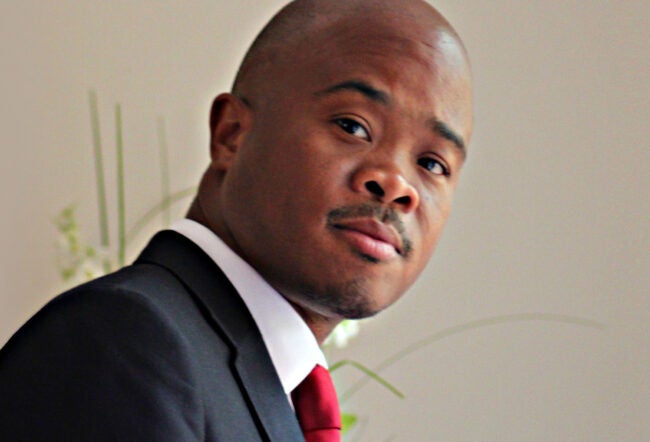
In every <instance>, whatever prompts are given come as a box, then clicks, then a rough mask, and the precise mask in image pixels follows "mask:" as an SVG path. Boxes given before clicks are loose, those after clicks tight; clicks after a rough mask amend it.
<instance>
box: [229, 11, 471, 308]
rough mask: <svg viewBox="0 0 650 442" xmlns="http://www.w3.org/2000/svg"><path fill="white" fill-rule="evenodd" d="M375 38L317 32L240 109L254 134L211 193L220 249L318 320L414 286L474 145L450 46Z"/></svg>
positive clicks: (377, 31) (457, 59) (384, 35)
mask: <svg viewBox="0 0 650 442" xmlns="http://www.w3.org/2000/svg"><path fill="white" fill-rule="evenodd" d="M382 26H383V25H382V24H381V23H379V24H378V25H377V26H367V27H366V28H367V29H366V30H359V29H358V28H359V27H358V26H346V25H345V24H343V25H341V26H339V27H334V28H331V29H329V30H327V31H324V32H322V33H321V35H319V41H321V44H316V43H314V42H313V41H312V42H311V44H310V45H309V48H307V47H305V48H300V47H298V48H297V50H296V52H295V57H294V58H293V61H294V63H292V64H291V65H284V66H280V67H277V68H276V70H275V72H274V76H273V78H274V79H275V80H269V81H268V83H267V84H269V85H270V86H269V88H268V91H266V92H265V93H264V94H252V95H251V96H247V97H244V98H245V99H246V101H248V102H249V108H250V109H249V111H250V115H251V124H250V127H249V128H247V130H246V132H245V134H244V136H243V137H242V139H241V142H240V143H239V145H238V146H237V150H236V154H235V156H234V158H233V162H232V164H231V165H230V166H229V168H228V170H227V171H226V173H225V175H224V178H223V181H222V185H221V188H220V199H221V207H220V211H221V213H220V215H219V216H220V217H222V221H221V222H222V224H223V226H224V228H225V229H226V230H227V231H228V237H229V238H230V242H231V244H230V245H231V246H232V247H233V248H234V249H235V250H236V251H237V252H238V253H239V254H240V255H242V256H243V257H244V259H246V260H247V261H248V262H249V263H250V264H251V265H253V267H255V268H256V269H257V270H258V271H259V272H260V273H261V274H262V276H263V277H264V278H265V279H266V280H267V281H268V282H269V283H270V284H271V285H272V286H274V287H275V288H276V289H277V290H278V291H279V292H280V293H282V294H283V295H284V296H285V297H287V298H288V299H289V300H290V301H292V302H293V303H294V304H296V305H298V306H300V307H302V308H304V309H308V310H310V311H312V312H315V313H317V314H320V315H324V316H328V317H347V318H359V317H365V316H369V315H372V314H374V313H376V312H378V311H380V310H382V309H383V308H385V307H386V306H388V305H390V304H391V303H393V302H394V301H395V300H396V299H398V298H399V296H401V295H402V294H403V293H404V291H405V290H406V289H407V288H408V287H409V286H410V285H411V284H412V282H413V281H414V280H415V278H416V277H417V276H418V275H419V273H420V272H421V271H422V269H423V268H424V266H425V265H426V263H427V261H428V260H429V258H430V256H431V253H432V252H433V249H434V246H435V244H436V242H437V240H438V238H439V236H440V233H441V231H442V228H443V225H444V224H445V221H446V219H447V217H448V215H449V210H450V206H451V201H452V195H453V192H454V188H455V187H456V182H457V180H458V175H459V173H460V169H461V166H462V163H463V160H464V155H465V152H464V144H465V143H466V142H467V141H468V138H469V135H470V131H471V109H470V108H471V104H470V87H469V74H468V71H467V69H468V68H467V67H466V64H465V59H464V56H463V53H462V50H461V49H460V47H459V46H458V44H457V43H455V40H453V39H452V38H451V37H450V36H448V35H447V34H445V33H444V32H441V31H436V33H432V32H429V33H428V34H427V33H424V36H423V35H422V34H423V33H421V32H415V31H413V32H411V33H408V32H406V33H405V32H404V30H399V32H398V31H396V30H395V29H393V28H390V27H386V26H383V27H382ZM360 34H361V35H360ZM445 41H447V43H444V42H445ZM360 42H362V43H360ZM314 47H319V48H322V49H319V51H314V50H313V48H314Z"/></svg>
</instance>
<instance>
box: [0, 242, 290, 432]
mask: <svg viewBox="0 0 650 442" xmlns="http://www.w3.org/2000/svg"><path fill="white" fill-rule="evenodd" d="M0 440H11V441H42V440H47V441H59V440H61V441H79V440H84V441H118V440H119V441H175V442H178V441H195V440H206V441H228V442H231V441H233V442H240V441H260V440H264V441H266V440H272V441H302V440H303V438H302V434H301V432H300V428H299V426H298V423H297V420H296V418H295V415H294V413H293V411H292V410H291V407H290V406H289V404H288V401H287V399H286V396H285V394H284V391H283V389H282V386H281V384H280V380H279V378H278V377H277V374H276V372H275V369H274V367H273V365H272V362H271V359H270V357H269V354H268V352H267V350H266V347H265V346H264V343H263V341H262V338H261V335H260V333H259V330H258V328H257V326H256V325H255V323H254V322H253V319H252V317H251V315H250V313H249V312H248V310H247V309H246V307H245V305H244V303H243V301H242V300H241V298H240V297H239V295H238V294H237V292H236V291H235V289H234V288H233V286H232V285H231V284H230V283H229V282H228V280H227V279H226V277H225V276H224V274H223V273H222V272H221V270H220V269H219V268H218V267H217V266H216V265H215V263H214V262H213V261H212V260H211V259H210V258H209V257H208V256H207V255H206V254H205V253H204V252H203V251H202V250H201V249H200V248H199V247H198V246H196V245H195V244H194V243H192V242H191V241H189V240H188V239H186V238H185V237H184V236H182V235H180V234H178V233H176V232H172V231H164V232H160V233H158V234H157V235H156V236H155V237H154V238H153V239H152V241H151V242H150V244H149V245H148V246H147V248H146V249H145V250H144V251H143V253H142V255H140V257H139V258H138V260H137V261H136V262H135V263H134V264H133V265H132V266H129V267H125V268H124V269H122V270H120V271H118V272H116V273H113V274H111V275H108V276H106V277H103V278H100V279H97V280H95V281H92V282H90V283H88V284H84V285H82V286H79V287H77V288H75V289H73V290H71V291H69V292H66V293H64V294H62V295H60V296H58V297H57V298H55V299H54V300H53V301H51V302H50V303H49V304H47V305H46V306H45V307H44V308H43V309H42V310H41V311H40V312H39V313H37V314H36V315H35V316H34V317H33V318H32V319H31V320H30V321H28V322H27V324H25V326H23V327H22V328H21V329H20V330H19V331H18V332H17V333H16V334H15V335H14V336H13V337H12V339H11V340H10V341H9V342H8V343H7V345H6V346H5V347H4V348H3V349H2V350H1V351H0Z"/></svg>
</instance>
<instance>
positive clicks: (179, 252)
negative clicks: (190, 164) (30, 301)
mask: <svg viewBox="0 0 650 442" xmlns="http://www.w3.org/2000/svg"><path fill="white" fill-rule="evenodd" d="M471 122H472V111H471V87H470V72H469V66H468V62H467V58H466V54H465V51H464V49H463V46H462V43H461V42H460V40H459V38H458V36H457V35H456V33H455V32H454V30H453V29H452V28H451V26H450V25H449V24H448V23H447V21H446V20H445V19H444V18H443V17H442V16H441V15H440V14H439V13H438V12H436V11H435V10H434V9H433V8H432V7H430V6H429V5H428V4H426V3H424V2H422V1H419V0H413V1H404V0H376V1H373V0H345V1H332V0H327V1H300V0H299V1H296V2H293V3H290V4H289V5H288V6H286V7H285V8H284V9H283V10H282V11H280V12H279V13H278V15H276V16H275V17H274V18H273V20H272V21H271V22H270V23H269V24H268V25H267V26H266V27H265V29H264V30H263V31H262V32H261V33H260V35H259V36H258V37H257V39H256V40H255V42H254V43H253V45H252V46H251V48H250V50H249V51H248V53H247V55H246V56H245V58H244V61H243V63H242V65H241V68H240V70H239V72H238V75H237V78H236V79H235V82H234V86H233V89H232V91H231V92H230V93H224V94H221V95H219V96H218V97H217V98H216V99H215V100H214V103H213V106H212V110H211V115H210V133H211V143H210V158H211V161H210V164H209V166H208V168H207V170H206V172H205V174H204V175H203V178H202V180H201V183H200V186H199V191H198V194H197V196H196V198H195V200H194V202H193V204H192V206H191V208H190V211H189V213H188V215H187V219H184V220H181V221H179V222H177V223H176V224H174V225H173V226H172V229H171V230H168V231H163V232H160V233H158V234H157V235H156V236H155V237H154V238H153V239H152V241H151V242H150V244H149V245H148V246H147V248H146V249H145V250H144V251H143V253H142V254H141V256H140V257H139V258H138V259H137V261H136V262H135V263H134V264H133V265H131V266H128V267H126V268H124V269H122V270H120V271H118V272H116V273H114V274H112V275H109V276H107V277H104V278H100V279H98V280H96V281H93V282H91V283H88V284H85V285H82V286H80V287H77V288H75V289H73V290H71V291H69V292H67V293H64V294H63V295H61V296H59V297H57V298H56V299H55V300H53V301H52V302H50V303H49V304H48V305H47V306H46V307H45V308H44V309H43V310H42V311H40V312H39V313H38V314H37V315H36V316H35V317H34V318H32V319H31V320H30V321H29V322H28V323H27V324H26V325H25V326H24V327H23V328H22V329H21V330H19V331H18V332H17V333H16V335H15V336H14V337H13V338H12V339H11V340H10V342H9V343H8V344H7V346H6V347H5V348H4V349H3V350H2V353H1V354H0V434H2V435H3V436H7V437H9V439H8V440H14V441H17V440H26V441H27V440H29V441H37V440H66V441H73V440H93V441H98V440H107V441H108V440H138V441H146V440H152V441H154V440H155V441H162V440H165V441H167V440H169V441H190V440H192V441H193V440H206V441H207V440H209V441H238V442H239V441H260V440H273V441H299V440H303V435H302V431H301V428H300V424H299V422H298V419H296V414H295V412H294V409H293V405H295V404H292V400H291V393H292V391H294V389H295V388H296V387H297V386H298V385H299V384H301V382H302V381H303V379H305V378H306V377H307V376H308V374H309V373H310V371H311V370H312V369H313V368H314V366H317V365H321V366H326V361H325V359H324V357H323V354H322V352H321V351H320V349H319V344H321V343H322V342H323V340H324V339H325V338H326V337H327V336H328V334H329V333H330V332H331V331H332V329H333V328H334V327H335V326H336V325H337V324H338V323H339V322H340V321H341V320H343V319H345V318H363V317H368V316H371V315H374V314H376V313H377V312H379V311H381V310H382V309H384V308H386V307H387V306H389V305H390V304H392V303H393V302H395V300H397V299H398V298H399V297H400V296H401V295H402V294H403V293H404V292H405V291H406V290H407V288H408V287H409V286H410V285H411V284H412V283H413V281H414V280H415V279H416V278H417V276H418V275H419V274H420V272H421V271H422V269H423V268H424V266H425V264H426V263H427V261H428V260H429V258H430V256H431V254H432V252H433V250H434V247H435V244H436V242H437V240H438V238H439V236H440V233H441V230H442V228H443V226H444V224H445V221H446V220H447V218H448V216H449V211H450V207H451V201H452V196H453V193H454V189H455V187H456V184H457V181H458V177H459V174H460V170H461V167H462V165H463V162H464V159H465V155H466V148H467V143H468V142H469V138H470V133H471ZM338 437H340V436H338Z"/></svg>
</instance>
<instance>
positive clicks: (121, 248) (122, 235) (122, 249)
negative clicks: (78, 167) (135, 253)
mask: <svg viewBox="0 0 650 442" xmlns="http://www.w3.org/2000/svg"><path fill="white" fill-rule="evenodd" d="M115 128H116V134H115V143H116V152H117V219H118V239H119V242H118V252H117V262H118V264H119V266H120V267H122V266H124V264H125V263H126V223H125V210H124V140H123V138H122V107H121V106H120V104H119V103H117V104H116V105H115Z"/></svg>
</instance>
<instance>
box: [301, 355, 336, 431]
mask: <svg viewBox="0 0 650 442" xmlns="http://www.w3.org/2000/svg"><path fill="white" fill-rule="evenodd" d="M291 399H292V400H293V405H294V407H295V409H296V416H297V418H298V422H299V423H300V428H301V429H302V432H303V434H304V436H305V439H306V440H307V441H312V440H313V441H340V440H341V412H340V411H339V403H338V399H337V397H336V390H335V389H334V383H333V382H332V377H331V376H330V373H329V371H327V369H326V368H325V367H322V366H320V365H316V366H315V367H314V369H313V370H312V371H311V373H309V375H308V376H307V377H306V378H305V380H303V381H302V382H301V383H300V385H298V387H296V389H295V390H293V392H291Z"/></svg>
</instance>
